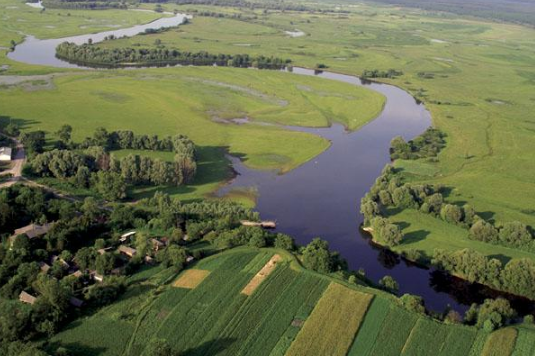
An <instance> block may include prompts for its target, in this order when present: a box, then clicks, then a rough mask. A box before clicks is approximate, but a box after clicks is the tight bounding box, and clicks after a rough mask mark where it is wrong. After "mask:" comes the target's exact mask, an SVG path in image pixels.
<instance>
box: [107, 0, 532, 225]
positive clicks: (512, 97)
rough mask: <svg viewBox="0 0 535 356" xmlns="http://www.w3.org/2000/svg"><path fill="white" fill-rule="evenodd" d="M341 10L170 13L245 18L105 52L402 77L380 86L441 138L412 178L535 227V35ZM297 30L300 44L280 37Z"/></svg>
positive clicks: (415, 13) (413, 14) (199, 23)
mask: <svg viewBox="0 0 535 356" xmlns="http://www.w3.org/2000/svg"><path fill="white" fill-rule="evenodd" d="M339 6H340V8H341V9H343V10H348V11H349V12H350V13H349V14H333V13H331V14H328V13H327V14H320V13H295V12H285V13H281V12H277V11H268V13H267V14H266V13H263V12H262V11H260V10H258V11H252V10H236V9H233V8H224V7H208V6H204V7H203V6H195V7H192V6H190V5H184V6H174V5H167V8H168V9H177V10H179V11H185V12H187V11H188V10H189V11H191V10H193V9H196V10H199V11H213V12H217V13H226V14H232V13H235V12H241V13H242V15H243V17H244V18H246V17H248V18H250V19H247V20H235V19H230V18H214V17H195V18H194V19H193V21H192V22H191V24H188V25H187V26H182V27H180V28H178V29H176V30H172V31H167V32H165V33H162V34H156V35H150V36H137V37H134V38H130V39H124V40H118V41H112V42H108V43H106V44H105V46H109V47H119V46H139V47H151V46H153V45H154V41H155V40H156V39H160V40H161V41H162V43H163V45H165V46H166V47H167V48H178V49H187V50H190V51H200V50H206V49H210V51H211V52H217V53H248V54H253V55H257V54H264V55H265V54H270V55H271V54H272V55H277V56H280V57H283V58H291V59H292V60H293V62H294V64H295V65H301V66H306V67H315V66H316V65H317V64H319V63H322V64H325V65H327V66H328V67H329V70H333V71H338V72H343V73H348V74H361V73H362V71H363V70H364V69H375V68H377V69H381V70H387V69H389V68H394V69H398V70H402V71H403V72H404V75H403V76H401V77H400V78H397V79H394V80H385V81H387V82H390V83H393V84H395V85H397V86H400V87H402V88H404V89H405V90H407V91H409V92H411V93H412V94H413V95H415V96H416V97H417V98H418V99H420V100H422V101H424V102H425V103H426V106H427V107H428V109H429V110H430V111H431V113H432V115H433V123H434V125H435V126H437V127H439V128H440V129H441V130H443V131H445V132H446V133H447V135H448V146H447V148H446V149H445V150H444V151H443V152H442V153H441V154H440V157H439V162H438V163H437V164H435V165H432V166H422V167H421V168H425V169H421V170H418V172H416V173H419V174H413V175H412V178H413V179H416V180H419V181H426V182H431V183H442V184H446V185H448V186H451V187H453V188H455V191H456V196H455V197H454V198H453V199H452V201H455V202H469V203H470V204H472V205H474V206H475V207H476V209H477V210H478V211H480V212H489V213H491V214H492V215H493V218H495V219H497V220H504V221H505V220H520V221H524V222H526V223H529V224H535V212H534V210H533V207H532V202H533V201H534V200H535V183H534V181H533V179H532V177H533V176H534V175H535V166H534V165H533V164H531V163H530V162H531V161H532V160H533V152H534V149H535V140H533V134H534V130H535V121H534V119H533V117H532V115H531V113H532V112H533V109H534V107H535V94H534V92H535V91H534V90H535V69H534V68H533V63H534V61H535V51H534V50H533V48H535V33H534V30H533V29H530V28H527V27H522V26H518V25H511V24H500V23H493V22H488V21H484V20H472V19H464V18H459V17H458V16H452V15H447V14H441V15H440V16H436V15H435V14H433V13H423V12H421V11H419V10H414V9H402V8H393V7H380V6H374V7H371V6H367V5H364V4H356V5H347V6H343V5H339ZM252 16H257V18H256V19H252V18H251V17H252ZM295 29H298V30H301V31H303V32H305V36H302V37H295V38H292V37H290V36H289V35H287V34H286V33H285V32H284V31H292V30H295ZM425 74H427V76H424V75H425ZM411 168H413V171H414V168H415V167H411ZM413 173H414V172H413Z"/></svg>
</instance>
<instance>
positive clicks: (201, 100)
mask: <svg viewBox="0 0 535 356" xmlns="http://www.w3.org/2000/svg"><path fill="white" fill-rule="evenodd" d="M0 80H1V77H0ZM50 80H51V83H52V85H53V88H52V89H50V90H35V91H27V90H24V89H22V88H18V87H14V88H8V89H4V90H2V95H1V97H0V107H2V115H5V116H8V117H11V118H13V119H15V120H19V122H21V123H22V125H23V126H24V129H27V130H31V129H42V130H45V131H46V132H48V133H53V132H54V131H55V130H57V129H58V128H59V127H60V126H61V125H63V124H65V123H69V124H70V125H71V126H72V127H73V129H74V131H73V136H74V139H75V140H81V139H83V138H85V137H87V136H88V135H91V134H92V132H93V131H94V129H95V128H96V127H99V126H104V127H106V128H107V129H109V130H117V129H130V130H133V131H135V132H137V133H144V134H159V135H169V134H178V133H181V134H186V135H188V136H189V137H190V138H192V139H193V140H194V142H195V143H196V144H197V145H198V148H199V149H198V153H199V171H198V173H199V174H198V179H197V180H196V181H195V182H194V184H193V185H191V186H187V187H179V188H175V189H170V190H169V192H170V193H172V194H178V195H180V196H181V197H182V198H183V199H186V200H187V199H193V198H199V197H202V196H205V195H206V194H209V193H211V192H212V191H214V190H215V189H216V188H217V187H218V186H219V185H220V184H221V183H222V182H224V181H225V180H227V179H228V178H229V174H230V170H229V166H228V162H227V160H226V159H225V158H224V153H225V152H229V153H231V154H233V155H236V156H239V157H241V158H242V160H243V161H244V162H245V164H246V165H248V166H250V167H254V168H259V169H274V170H280V171H283V172H285V171H288V170H291V169H293V168H295V167H297V166H299V165H300V164H302V163H304V162H306V161H308V160H309V159H311V158H313V157H314V156H316V155H318V154H319V153H321V152H322V151H323V150H324V149H326V148H327V147H328V146H329V143H328V141H327V140H325V139H322V138H320V137H318V136H315V135H312V134H307V133H300V132H294V131H289V130H286V129H283V128H281V127H279V126H278V125H266V124H256V123H276V124H280V125H306V126H326V125H329V124H330V123H331V122H333V121H336V122H341V123H343V124H345V125H347V126H348V127H351V128H357V127H359V126H361V125H363V124H364V123H366V122H368V121H369V120H371V119H373V118H374V117H375V116H376V115H377V114H378V113H379V112H380V110H381V108H382V105H383V103H384V98H383V97H382V96H381V95H379V94H376V93H374V92H371V91H369V90H366V89H363V88H358V87H355V86H351V85H348V84H344V83H337V82H333V81H328V80H318V79H317V78H310V77H303V76H297V75H292V74H287V73H280V72H275V71H254V70H244V69H230V68H192V67H184V68H176V69H159V70H157V69H155V70H142V71H135V72H133V71H114V72H92V73H89V74H87V73H83V74H70V75H60V76H56V77H54V78H53V79H50ZM347 98H351V100H347ZM27 102H32V105H25V103H27ZM310 102H319V103H321V105H318V106H316V105H310ZM244 117H247V118H249V120H250V121H251V123H250V124H241V125H239V124H236V123H234V122H232V121H231V120H232V119H235V118H244ZM129 153H140V152H132V151H126V152H117V153H116V154H117V155H119V156H121V155H126V154H129ZM143 154H147V153H143ZM155 155H157V156H158V157H159V158H163V159H172V157H173V156H172V155H171V154H168V153H156V154H155ZM159 188H161V187H159ZM155 189H158V187H156V188H148V189H139V190H136V191H134V193H135V194H134V196H135V197H143V196H147V195H149V194H150V193H151V192H153V191H154V190H155Z"/></svg>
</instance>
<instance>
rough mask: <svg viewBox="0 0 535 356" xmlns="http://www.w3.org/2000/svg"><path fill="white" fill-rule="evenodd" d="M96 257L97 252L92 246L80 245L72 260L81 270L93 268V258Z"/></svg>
mask: <svg viewBox="0 0 535 356" xmlns="http://www.w3.org/2000/svg"><path fill="white" fill-rule="evenodd" d="M96 259H97V253H96V251H95V249H94V248H91V247H82V248H81V249H79V250H78V251H77V252H76V255H75V256H74V260H75V261H76V264H77V265H78V267H80V269H81V270H82V271H85V270H87V269H94V268H96V267H95V260H96Z"/></svg>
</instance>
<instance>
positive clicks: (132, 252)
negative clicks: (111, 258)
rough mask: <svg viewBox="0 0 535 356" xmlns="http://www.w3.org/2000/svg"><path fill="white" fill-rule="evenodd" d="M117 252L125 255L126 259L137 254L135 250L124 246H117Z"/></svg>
mask: <svg viewBox="0 0 535 356" xmlns="http://www.w3.org/2000/svg"><path fill="white" fill-rule="evenodd" d="M118 251H119V252H120V253H122V254H123V255H126V256H128V257H134V256H135V255H136V253H137V251H136V249H135V248H132V247H128V246H124V245H121V246H119V250H118Z"/></svg>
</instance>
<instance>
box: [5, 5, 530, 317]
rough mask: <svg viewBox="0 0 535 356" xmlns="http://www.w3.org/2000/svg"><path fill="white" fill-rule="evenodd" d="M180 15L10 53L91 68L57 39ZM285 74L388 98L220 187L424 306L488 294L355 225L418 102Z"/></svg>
mask: <svg viewBox="0 0 535 356" xmlns="http://www.w3.org/2000/svg"><path fill="white" fill-rule="evenodd" d="M186 17H187V16H186V15H182V14H178V15H175V16H173V17H165V18H161V19H159V20H156V21H154V22H152V23H149V24H145V25H138V26H133V27H131V28H126V29H118V30H112V31H106V32H101V33H97V34H88V35H81V36H73V37H66V38H59V39H48V40H39V39H37V38H35V37H32V36H28V37H27V38H26V40H25V41H24V42H23V43H22V44H19V45H17V46H16V48H15V50H14V51H13V52H11V53H10V54H9V55H8V56H9V58H11V59H12V60H15V61H19V62H24V63H28V64H38V65H46V66H52V67H61V68H84V69H89V68H86V67H83V66H79V65H76V64H70V63H67V62H65V61H62V60H60V59H58V58H56V56H55V49H56V46H57V45H59V44H60V43H62V42H64V41H68V42H74V43H76V44H83V43H87V41H88V40H89V39H92V41H93V43H97V42H100V41H103V40H104V39H105V38H106V37H108V36H110V35H113V36H115V37H122V36H134V35H136V34H138V33H140V32H144V31H145V30H146V29H159V28H165V27H173V26H177V25H180V24H182V23H183V21H184V19H185V18H186ZM288 75H307V76H317V77H321V78H326V79H329V80H337V81H342V82H346V83H349V84H352V85H358V86H365V87H366V88H368V89H370V90H374V91H376V92H379V93H381V94H382V95H384V96H385V97H386V104H385V107H384V110H383V111H382V112H381V114H380V115H379V116H378V117H377V118H376V119H375V120H373V121H371V122H370V123H368V124H367V125H365V126H364V127H362V128H361V129H359V130H357V131H355V132H348V131H346V130H345V128H344V127H343V126H342V125H339V124H333V125H332V126H331V127H328V128H303V127H288V129H290V130H298V131H302V132H308V133H311V134H315V135H319V136H321V137H324V138H326V139H328V140H329V141H330V142H331V145H330V147H329V148H328V149H327V150H326V151H325V152H323V153H322V154H320V155H319V156H317V157H315V158H314V159H312V160H311V161H309V162H307V163H305V164H303V165H302V166H300V167H298V168H297V169H294V170H293V171H291V172H288V173H286V174H283V175H280V174H278V173H277V172H266V171H257V170H252V169H248V168H247V167H245V166H244V165H243V164H242V163H241V162H240V160H239V159H237V158H234V157H230V159H231V161H232V163H233V166H234V169H235V171H236V172H237V176H236V178H235V179H233V180H232V181H231V182H229V184H228V185H226V186H225V187H223V188H222V189H221V190H220V191H219V192H218V194H220V195H222V194H225V193H226V192H228V191H230V190H232V189H236V188H244V187H245V188H249V187H252V188H254V189H256V190H257V192H258V204H257V207H256V210H257V211H259V212H260V214H261V216H262V218H263V219H273V220H276V221H277V224H278V226H277V231H280V232H284V233H287V234H289V235H291V236H293V237H294V238H295V239H296V241H297V243H299V244H306V243H308V242H309V241H311V240H312V239H313V238H314V237H316V236H319V237H321V238H323V239H325V240H327V241H329V244H330V246H331V249H333V250H336V251H339V252H340V253H341V255H342V256H343V257H344V258H345V259H346V260H347V261H348V263H349V266H350V268H351V269H353V270H358V269H364V270H365V273H366V276H367V277H369V278H371V279H372V280H374V281H377V280H378V279H379V278H381V277H383V276H384V275H391V276H392V277H394V278H395V279H396V280H397V281H398V282H399V284H400V293H411V294H416V295H420V296H422V297H423V298H424V300H425V303H426V307H427V308H428V309H430V310H433V311H438V312H441V311H443V310H444V309H445V308H446V307H447V306H451V307H452V308H454V309H455V310H457V311H459V312H464V311H466V309H467V308H468V306H469V305H470V304H471V303H473V302H478V303H480V302H482V301H483V299H484V298H485V297H487V296H490V297H495V296H496V295H497V294H496V293H497V292H495V291H492V290H490V289H488V288H485V287H483V286H480V285H477V284H471V283H468V282H465V281H462V280H460V279H457V278H453V277H450V276H445V275H443V274H441V273H440V272H438V271H434V270H432V269H425V268H421V267H418V266H415V265H414V264H411V263H410V262H406V261H404V260H402V259H400V258H399V257H398V256H396V255H395V254H393V253H391V252H389V251H387V250H384V249H381V248H377V247H375V246H373V245H372V244H371V243H370V240H369V238H368V237H367V236H365V235H364V233H363V232H361V231H360V229H359V226H360V224H361V223H362V216H361V215H360V213H359V203H360V199H361V198H362V197H363V196H364V194H365V193H366V192H367V190H368V189H369V188H370V186H371V185H372V184H373V182H374V180H375V179H376V177H378V176H379V175H380V172H381V170H382V169H383V167H384V166H385V164H387V163H389V161H390V157H389V147H390V141H391V139H392V138H393V137H395V136H397V135H401V136H403V137H404V138H405V139H411V138H413V137H415V136H417V135H419V134H421V133H422V132H423V131H424V130H425V129H426V128H427V127H429V126H430V125H431V115H430V114H429V112H428V111H427V110H426V108H425V107H424V105H422V104H421V103H419V102H418V101H417V100H415V99H414V98H413V97H412V96H411V95H410V94H408V93H407V92H405V91H404V90H402V89H400V88H397V87H395V86H392V85H387V84H380V83H372V82H364V81H361V80H360V79H359V78H358V77H355V76H349V75H342V74H336V73H330V72H325V71H324V72H315V71H313V70H309V69H304V68H295V67H294V68H293V74H288ZM245 124H254V123H245ZM509 299H510V300H511V301H512V302H513V304H514V305H516V307H517V308H518V309H521V310H525V309H526V305H531V303H527V304H526V302H525V300H523V299H521V298H520V299H518V298H517V299H515V298H514V297H510V298H509Z"/></svg>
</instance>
